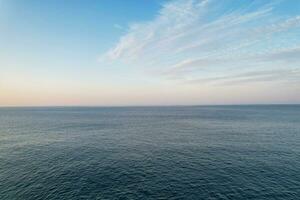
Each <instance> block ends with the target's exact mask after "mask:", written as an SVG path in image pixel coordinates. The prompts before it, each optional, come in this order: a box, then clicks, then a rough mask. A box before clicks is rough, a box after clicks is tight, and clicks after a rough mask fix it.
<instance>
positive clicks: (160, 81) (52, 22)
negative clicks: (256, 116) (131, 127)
mask: <svg viewBox="0 0 300 200" xmlns="http://www.w3.org/2000/svg"><path fill="white" fill-rule="evenodd" d="M0 29H1V34H0V52H1V53H0V105H3V106H6V105H25V106H26V105H183V104H184V105H185V104H187V105H190V104H193V105H194V104H249V103H250V104H251V103H300V84H299V83H300V2H299V1H298V0H280V1H279V0H278V1H271V0H266V1H258V0H257V1H255V0H253V1H248V0H218V1H217V0H168V1H167V0H128V1H124V0H101V1H96V0H89V1H83V0H64V1H61V0H45V1H39V0H26V1H23V0H0Z"/></svg>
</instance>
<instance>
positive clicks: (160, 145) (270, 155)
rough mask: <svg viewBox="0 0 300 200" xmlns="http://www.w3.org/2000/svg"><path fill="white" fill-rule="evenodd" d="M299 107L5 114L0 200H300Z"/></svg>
mask: <svg viewBox="0 0 300 200" xmlns="http://www.w3.org/2000/svg"><path fill="white" fill-rule="evenodd" d="M299 198H300V106H292V105H290V106H210V107H147V108H146V107H136V108H134V107H132V108H1V109H0V199H1V200H2V199H3V200H9V199H14V200H15V199H17V200H18V199H20V200H27V199H34V200H37V199H48V200H52V199H284V200H288V199H299Z"/></svg>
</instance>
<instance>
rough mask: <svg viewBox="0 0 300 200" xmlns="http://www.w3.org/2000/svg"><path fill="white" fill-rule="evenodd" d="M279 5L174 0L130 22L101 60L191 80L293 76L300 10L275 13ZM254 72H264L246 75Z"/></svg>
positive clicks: (299, 50) (298, 56) (299, 53)
mask: <svg viewBox="0 0 300 200" xmlns="http://www.w3.org/2000/svg"><path fill="white" fill-rule="evenodd" d="M281 4H284V1H271V0H269V1H251V3H249V2H248V3H244V4H243V5H242V4H238V3H237V2H236V1H234V0H232V1H230V0H226V1H225V0H218V1H217V0H173V1H170V2H168V3H165V4H164V5H163V6H162V8H161V10H160V11H159V13H158V15H157V16H156V17H155V18H154V19H153V20H151V21H146V22H141V23H132V24H131V25H130V26H129V30H128V32H127V33H126V34H125V35H123V36H122V37H121V38H120V40H119V42H118V43H117V44H116V45H115V46H114V47H112V48H111V49H109V50H108V51H107V52H106V53H105V54H104V55H101V59H100V60H101V62H121V63H124V65H127V66H135V67H141V68H143V69H145V70H146V71H155V72H156V73H155V74H156V75H157V74H159V75H160V76H162V77H165V78H166V79H170V78H172V79H174V78H175V79H177V80H183V81H187V82H190V83H196V82H199V81H197V80H199V79H200V80H214V81H217V80H220V79H219V77H220V75H222V77H223V78H222V80H224V79H230V78H231V79H232V81H233V82H234V81H236V79H237V78H236V77H235V74H238V75H239V76H241V79H243V80H242V81H246V80H249V82H252V81H256V80H257V81H259V80H260V79H264V78H265V79H268V80H270V81H271V80H272V81H273V80H274V81H276V80H279V79H280V78H281V76H279V74H280V73H282V71H285V72H286V73H285V74H286V75H285V76H291V77H294V76H293V70H294V69H298V68H299V67H300V38H299V34H300V15H299V16H297V15H290V16H283V15H278V14H276V12H275V11H274V10H276V9H277V8H278V7H280V6H281ZM299 14H300V12H299ZM265 71H267V72H269V71H273V72H272V73H269V74H268V75H266V74H265V73H264V72H265ZM253 72H254V73H256V72H257V73H262V75H259V74H258V75H256V77H254V76H253V77H245V75H247V73H250V74H251V73H253ZM276 73H277V75H278V76H277V75H275V74H276ZM271 74H272V75H271ZM276 77H277V78H276ZM296 78H299V76H297V77H296ZM194 80H195V81H194ZM285 80H289V79H288V78H285ZM228 82H230V80H228Z"/></svg>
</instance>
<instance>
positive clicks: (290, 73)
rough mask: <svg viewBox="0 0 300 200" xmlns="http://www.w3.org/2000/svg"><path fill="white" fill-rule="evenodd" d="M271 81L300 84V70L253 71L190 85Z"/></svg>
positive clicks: (198, 80) (196, 81) (197, 80)
mask: <svg viewBox="0 0 300 200" xmlns="http://www.w3.org/2000/svg"><path fill="white" fill-rule="evenodd" d="M270 81H281V82H289V83H290V82H294V83H297V84H299V83H300V69H282V70H261V71H252V72H246V73H240V74H234V75H228V76H220V77H213V78H203V79H196V80H190V81H188V82H189V83H198V84H199V83H201V84H205V83H213V84H215V83H217V84H226V85H236V84H243V83H249V82H270Z"/></svg>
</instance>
